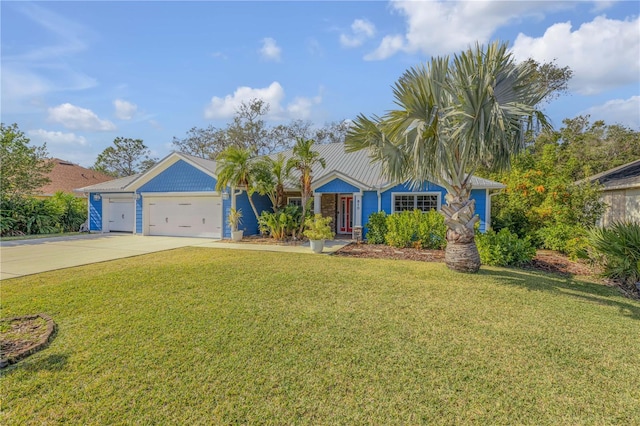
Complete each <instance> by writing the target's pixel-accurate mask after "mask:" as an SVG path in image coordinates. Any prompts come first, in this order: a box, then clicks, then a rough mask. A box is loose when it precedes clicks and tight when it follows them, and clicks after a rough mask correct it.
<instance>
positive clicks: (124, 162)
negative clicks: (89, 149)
mask: <svg viewBox="0 0 640 426" xmlns="http://www.w3.org/2000/svg"><path fill="white" fill-rule="evenodd" d="M150 155H151V151H150V150H149V148H147V146H146V145H145V144H144V142H142V139H131V138H123V137H117V138H115V140H114V141H113V146H109V147H107V148H105V150H104V151H102V152H101V153H100V154H99V155H98V158H97V159H96V162H95V164H94V165H93V168H94V169H95V170H97V171H99V172H102V173H105V174H108V175H111V176H114V177H124V176H131V175H135V174H136V173H142V172H144V171H146V170H149V169H150V168H151V167H153V166H154V165H155V164H156V163H157V162H158V159H157V158H151V156H150Z"/></svg>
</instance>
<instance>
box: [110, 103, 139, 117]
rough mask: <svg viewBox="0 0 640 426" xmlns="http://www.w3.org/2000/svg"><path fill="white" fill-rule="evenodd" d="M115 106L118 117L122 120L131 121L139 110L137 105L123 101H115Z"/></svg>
mask: <svg viewBox="0 0 640 426" xmlns="http://www.w3.org/2000/svg"><path fill="white" fill-rule="evenodd" d="M113 106H114V107H115V108H116V117H118V118H119V119H120V120H131V119H132V118H133V116H134V115H135V114H136V111H137V110H138V106H137V105H136V104H132V103H131V102H127V101H123V100H122V99H116V100H115V101H113Z"/></svg>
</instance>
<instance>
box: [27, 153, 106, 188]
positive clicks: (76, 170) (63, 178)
mask: <svg viewBox="0 0 640 426" xmlns="http://www.w3.org/2000/svg"><path fill="white" fill-rule="evenodd" d="M50 161H52V162H53V163H54V166H53V169H52V170H51V172H50V173H49V175H48V177H49V179H50V182H49V183H47V184H46V185H44V186H42V187H41V188H39V189H38V190H37V192H38V194H39V196H38V197H51V196H53V194H55V193H56V192H58V191H62V192H66V193H69V194H73V195H75V196H76V197H86V195H85V194H83V193H81V192H80V193H78V192H74V189H76V188H81V187H84V186H88V185H95V184H97V183H102V182H107V181H110V180H113V179H114V177H113V176H109V175H105V174H104V173H100V172H96V171H95V170H91V169H86V168H84V167H82V166H79V165H77V164H74V163H71V162H69V161H65V160H61V159H59V158H52V159H51V160H50Z"/></svg>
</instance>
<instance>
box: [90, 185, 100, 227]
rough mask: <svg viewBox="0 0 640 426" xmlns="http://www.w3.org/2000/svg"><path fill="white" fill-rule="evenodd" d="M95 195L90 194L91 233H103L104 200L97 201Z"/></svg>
mask: <svg viewBox="0 0 640 426" xmlns="http://www.w3.org/2000/svg"><path fill="white" fill-rule="evenodd" d="M93 194H95V192H91V193H90V194H89V231H102V198H100V199H99V200H97V201H96V200H94V199H93Z"/></svg>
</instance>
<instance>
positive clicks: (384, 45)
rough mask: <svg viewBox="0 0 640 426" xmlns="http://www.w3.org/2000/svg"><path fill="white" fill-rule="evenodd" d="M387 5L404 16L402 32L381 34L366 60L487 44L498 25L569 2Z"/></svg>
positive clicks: (517, 20) (539, 13) (440, 53)
mask: <svg viewBox="0 0 640 426" xmlns="http://www.w3.org/2000/svg"><path fill="white" fill-rule="evenodd" d="M391 7H392V9H393V10H394V11H396V12H398V13H399V14H400V15H403V16H404V17H405V18H406V21H407V30H406V33H405V34H404V35H401V34H395V35H387V36H385V37H383V39H382V42H381V44H380V46H379V47H378V48H377V49H376V50H374V51H373V52H371V53H369V54H368V55H367V56H366V57H365V59H367V60H382V59H386V58H388V57H390V56H392V55H394V54H396V53H398V52H408V53H416V52H421V53H424V54H427V55H443V54H450V53H457V52H458V51H460V50H463V49H466V48H467V47H469V46H470V45H473V44H475V43H476V42H480V43H487V42H488V41H489V40H490V39H491V36H492V35H493V34H494V32H495V31H496V30H497V29H498V28H500V27H502V26H505V25H507V24H510V23H514V22H519V21H521V20H523V19H525V18H527V17H532V16H534V17H536V16H537V17H540V16H543V14H544V12H546V11H549V10H558V9H561V8H567V7H571V5H570V4H569V3H563V2H529V1H523V2H514V1H510V2H496V1H465V2H458V1H455V2H444V1H393V2H391Z"/></svg>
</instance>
